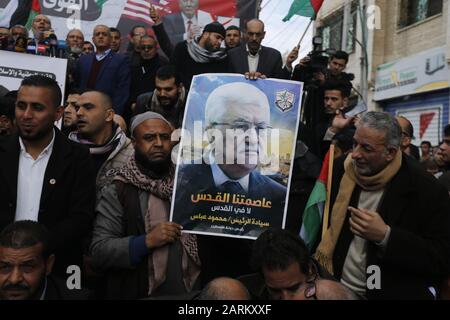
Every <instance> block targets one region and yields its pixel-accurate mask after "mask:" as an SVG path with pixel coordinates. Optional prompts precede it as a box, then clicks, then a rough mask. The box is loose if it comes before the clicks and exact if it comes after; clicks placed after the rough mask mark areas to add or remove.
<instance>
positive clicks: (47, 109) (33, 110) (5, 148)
mask: <svg viewBox="0 0 450 320" xmlns="http://www.w3.org/2000/svg"><path fill="white" fill-rule="evenodd" d="M61 99H62V95H61V90H60V88H59V85H58V83H57V82H56V81H55V80H53V79H50V78H47V77H45V76H40V75H36V76H31V77H28V78H25V79H24V80H23V81H22V83H21V86H20V88H19V91H18V95H17V102H16V108H15V114H16V124H17V129H18V130H17V131H18V132H17V133H14V134H12V135H11V137H10V138H9V139H8V140H6V141H5V142H4V143H2V144H1V145H0V229H3V228H4V227H5V226H6V225H8V224H10V223H12V222H13V221H19V220H33V221H38V222H40V223H42V224H43V225H45V226H46V227H47V228H48V230H49V232H50V244H51V250H53V251H54V253H55V254H56V255H57V256H58V260H57V261H56V263H55V271H56V272H57V273H58V274H60V275H64V276H66V275H67V274H66V268H67V266H69V265H81V257H82V243H81V242H82V239H83V237H84V236H85V235H86V234H87V233H88V232H89V230H90V228H91V221H92V214H93V212H94V205H95V175H94V172H93V166H92V162H91V159H90V156H89V153H88V151H87V150H86V149H85V148H84V147H83V146H80V145H79V144H76V143H74V142H70V141H69V140H68V139H67V138H66V137H65V136H64V135H63V134H62V133H61V132H60V131H59V130H58V129H57V128H56V127H55V126H54V122H55V121H58V120H59V119H61V116H62V113H63V107H62V106H61V105H60V103H61Z"/></svg>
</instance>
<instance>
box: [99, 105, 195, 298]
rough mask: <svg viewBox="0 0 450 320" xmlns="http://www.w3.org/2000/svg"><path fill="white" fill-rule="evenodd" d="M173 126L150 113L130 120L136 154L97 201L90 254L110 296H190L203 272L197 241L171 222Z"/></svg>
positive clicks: (159, 116) (157, 115)
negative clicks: (187, 294) (102, 274)
mask: <svg viewBox="0 0 450 320" xmlns="http://www.w3.org/2000/svg"><path fill="white" fill-rule="evenodd" d="M172 130H173V128H172V126H171V125H170V123H169V122H168V121H167V120H166V119H165V118H164V117H162V116H161V115H159V114H157V113H154V112H150V111H149V112H146V113H143V114H140V115H137V116H136V117H135V118H134V119H133V122H132V124H131V133H132V136H133V145H134V147H135V154H134V156H133V157H132V158H131V159H130V160H129V161H128V163H127V164H126V165H125V166H124V167H123V168H121V170H120V171H119V172H118V174H117V176H116V177H115V178H114V182H113V184H111V185H110V186H109V187H107V188H105V189H104V192H102V194H101V197H100V201H99V203H98V206H97V209H96V213H97V217H96V221H95V224H94V234H93V240H92V243H91V254H92V257H93V258H94V265H95V266H96V267H97V268H98V269H101V270H103V271H104V272H105V273H106V277H107V281H106V288H105V292H106V293H107V296H106V298H108V299H139V298H145V297H147V296H151V297H155V296H163V295H164V296H168V295H178V294H186V293H188V292H190V291H191V290H192V289H195V288H196V284H197V279H198V276H199V274H200V261H199V257H198V253H197V240H196V237H195V236H194V235H189V234H182V233H181V229H182V227H181V226H180V225H178V224H176V223H173V222H169V221H168V220H169V210H170V201H171V197H172V190H173V176H174V167H173V165H172V163H171V150H172V147H173V143H172V142H171V133H172Z"/></svg>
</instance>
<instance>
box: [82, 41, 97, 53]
mask: <svg viewBox="0 0 450 320" xmlns="http://www.w3.org/2000/svg"><path fill="white" fill-rule="evenodd" d="M93 52H94V45H93V44H92V43H90V42H89V41H85V42H83V50H82V52H81V54H90V53H93Z"/></svg>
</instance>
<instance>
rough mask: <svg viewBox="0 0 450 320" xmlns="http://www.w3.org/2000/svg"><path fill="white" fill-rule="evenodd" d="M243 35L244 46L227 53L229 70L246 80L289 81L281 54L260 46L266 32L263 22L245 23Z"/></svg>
mask: <svg viewBox="0 0 450 320" xmlns="http://www.w3.org/2000/svg"><path fill="white" fill-rule="evenodd" d="M246 28H247V29H246V30H245V33H244V39H245V45H244V44H242V45H240V46H238V47H237V48H234V49H231V50H229V51H228V55H229V62H230V70H231V72H234V73H242V74H245V76H246V77H247V78H250V79H256V78H259V77H264V76H265V77H267V78H279V79H289V78H290V72H289V71H288V70H287V69H286V68H283V61H282V59H281V53H280V52H279V51H278V50H276V49H273V48H269V47H265V46H262V45H261V42H262V41H263V39H264V37H265V35H266V32H265V31H264V22H262V21H261V20H259V19H252V20H250V21H249V22H247V26H246Z"/></svg>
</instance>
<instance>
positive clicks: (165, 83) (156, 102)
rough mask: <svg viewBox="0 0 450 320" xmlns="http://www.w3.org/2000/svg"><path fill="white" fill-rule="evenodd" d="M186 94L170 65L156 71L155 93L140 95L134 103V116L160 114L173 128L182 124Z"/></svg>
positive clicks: (173, 68)
mask: <svg viewBox="0 0 450 320" xmlns="http://www.w3.org/2000/svg"><path fill="white" fill-rule="evenodd" d="M185 97H186V93H185V89H184V87H183V84H182V83H181V82H180V79H179V77H178V75H177V72H176V70H175V67H174V66H172V65H167V66H163V67H161V68H159V69H158V71H157V72H156V77H155V91H153V92H149V93H144V94H141V95H140V96H139V97H138V98H137V101H136V108H135V109H134V115H137V114H140V113H144V112H146V111H153V112H156V113H159V114H161V115H162V116H163V117H164V118H166V119H167V121H169V122H170V123H171V124H172V126H173V127H174V128H176V129H177V128H180V127H181V125H182V122H183V115H184V106H185V103H186V99H185Z"/></svg>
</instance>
